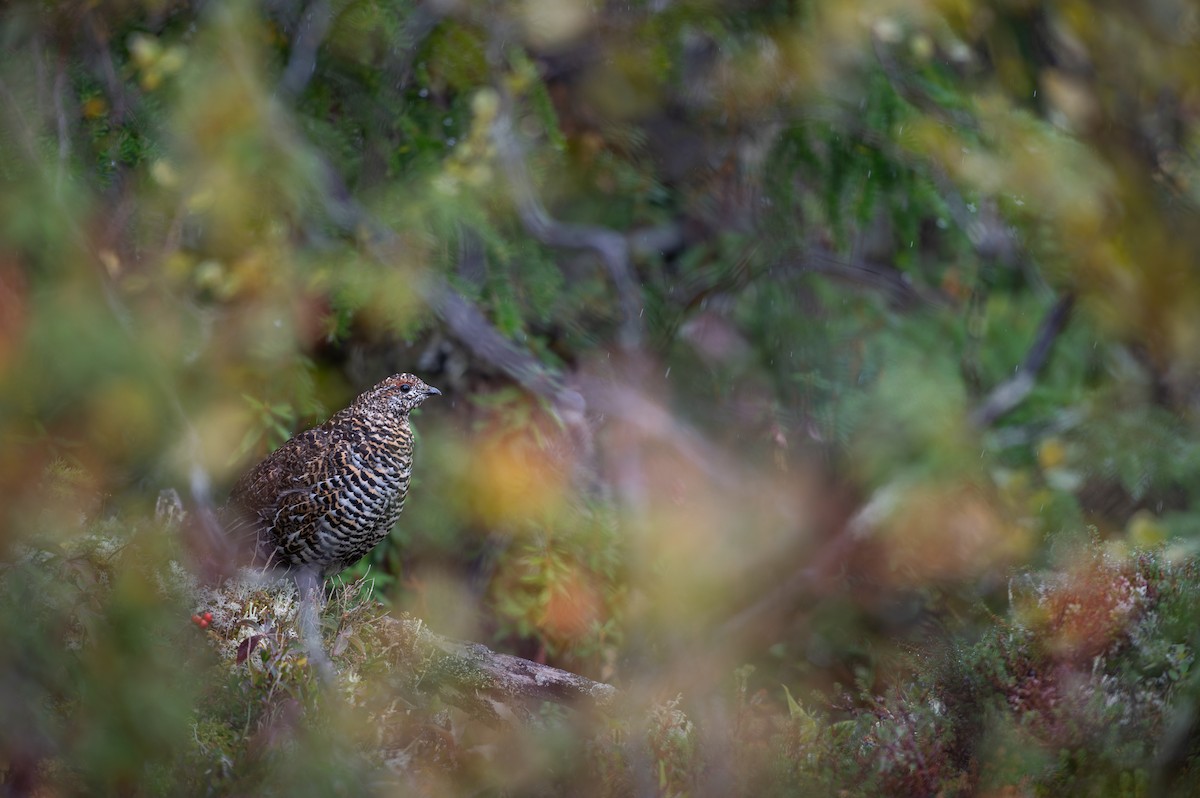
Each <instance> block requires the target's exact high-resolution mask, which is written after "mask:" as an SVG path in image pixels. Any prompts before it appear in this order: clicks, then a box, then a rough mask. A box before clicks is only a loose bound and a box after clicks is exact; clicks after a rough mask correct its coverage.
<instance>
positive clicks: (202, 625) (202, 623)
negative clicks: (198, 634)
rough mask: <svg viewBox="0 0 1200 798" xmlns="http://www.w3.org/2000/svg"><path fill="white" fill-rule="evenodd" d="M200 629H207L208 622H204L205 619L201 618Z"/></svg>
mask: <svg viewBox="0 0 1200 798" xmlns="http://www.w3.org/2000/svg"><path fill="white" fill-rule="evenodd" d="M200 628H201V629H207V628H208V621H206V620H205V619H203V618H201V619H200Z"/></svg>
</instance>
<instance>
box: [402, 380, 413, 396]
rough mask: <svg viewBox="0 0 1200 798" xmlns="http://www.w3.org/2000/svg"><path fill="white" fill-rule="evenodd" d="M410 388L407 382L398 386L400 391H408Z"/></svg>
mask: <svg viewBox="0 0 1200 798" xmlns="http://www.w3.org/2000/svg"><path fill="white" fill-rule="evenodd" d="M411 390H412V386H411V385H409V384H408V383H407V382H406V383H404V384H403V385H401V386H400V393H408V392H409V391H411Z"/></svg>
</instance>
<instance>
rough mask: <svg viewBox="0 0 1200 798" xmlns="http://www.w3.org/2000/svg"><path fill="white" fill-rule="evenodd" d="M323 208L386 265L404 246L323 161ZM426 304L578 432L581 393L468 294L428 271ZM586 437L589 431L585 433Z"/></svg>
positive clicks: (457, 334)
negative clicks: (500, 326)
mask: <svg viewBox="0 0 1200 798" xmlns="http://www.w3.org/2000/svg"><path fill="white" fill-rule="evenodd" d="M325 175H326V193H325V204H326V212H327V213H328V214H329V216H330V218H331V219H332V220H333V221H334V222H335V223H336V224H337V225H338V226H339V227H340V228H342V230H343V231H344V232H346V233H349V234H352V235H357V234H360V233H361V232H363V231H364V230H365V231H366V233H367V236H368V240H367V241H366V246H367V248H368V250H369V251H370V252H371V255H372V256H373V257H374V258H375V259H376V260H378V261H379V262H381V263H385V264H386V263H390V262H391V258H390V257H389V254H388V252H389V250H391V249H394V248H396V247H400V246H402V244H401V243H400V240H399V237H398V236H397V235H396V234H395V233H394V232H393V231H392V230H391V229H389V228H388V227H387V226H386V225H384V224H382V223H381V222H379V221H378V220H377V219H375V218H374V217H373V216H372V215H371V214H370V213H369V212H368V211H367V210H366V209H365V208H363V207H362V205H360V204H359V203H358V201H357V200H355V199H354V197H353V196H351V195H350V192H349V191H348V190H347V189H346V187H345V184H344V183H343V182H342V179H341V177H340V175H338V174H337V172H336V171H334V170H333V168H332V167H330V166H328V165H326V168H325ZM418 290H419V291H420V293H421V295H422V297H423V298H424V299H425V301H426V302H427V303H428V305H429V308H430V309H431V310H432V311H433V312H434V314H435V315H437V316H438V318H440V319H441V320H442V321H443V323H445V325H446V328H447V329H448V330H449V331H450V333H451V335H453V336H454V337H455V338H456V339H458V341H459V342H460V343H461V344H462V345H463V346H464V347H466V348H467V350H468V351H470V352H471V354H472V355H474V356H475V357H477V358H479V359H480V360H482V361H483V362H485V363H487V364H489V365H491V366H492V367H493V368H495V369H496V370H497V371H499V372H501V373H502V374H505V375H507V376H508V377H509V378H511V379H512V380H514V381H515V382H517V383H518V384H519V385H521V386H522V387H523V388H525V390H527V391H529V392H530V393H532V394H533V395H535V396H538V397H539V398H541V399H543V400H544V401H546V402H547V403H548V404H549V405H550V406H551V408H553V409H554V411H555V412H556V413H557V414H558V415H559V417H560V419H562V420H563V422H564V423H566V424H568V426H570V427H572V428H573V429H579V430H581V431H582V426H583V425H584V417H583V414H584V410H585V403H584V400H583V396H582V395H580V394H579V392H577V391H574V390H572V389H570V388H568V387H567V386H566V385H565V383H564V381H563V380H562V378H561V377H560V376H559V375H558V374H556V373H554V372H553V371H552V370H551V369H549V368H548V367H547V366H546V365H545V364H543V363H542V362H541V361H539V360H538V359H537V358H536V357H534V356H533V354H532V353H531V352H529V351H528V350H527V349H523V348H521V347H519V346H517V345H516V344H514V343H513V342H512V341H510V340H509V339H507V338H505V337H504V336H503V335H502V334H501V333H500V331H499V330H497V329H496V328H495V327H494V326H493V325H492V324H491V323H490V322H489V321H488V320H487V318H486V317H485V316H484V315H483V313H482V312H481V311H480V310H479V309H478V308H477V307H475V305H474V304H473V303H472V302H470V300H468V299H467V298H466V297H464V296H463V295H462V294H460V293H459V292H457V291H455V290H454V288H453V287H452V286H451V285H450V284H449V283H448V282H447V281H446V280H445V279H443V278H442V277H441V276H440V275H431V276H429V277H428V278H426V279H425V280H423V281H422V282H421V284H420V285H419V287H418ZM587 440H588V441H590V434H589V435H588V436H587Z"/></svg>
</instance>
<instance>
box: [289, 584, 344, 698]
mask: <svg viewBox="0 0 1200 798" xmlns="http://www.w3.org/2000/svg"><path fill="white" fill-rule="evenodd" d="M292 579H293V580H294V581H295V582H296V591H297V592H298V593H299V595H300V607H299V610H298V614H297V624H296V625H297V627H298V628H299V631H300V642H301V643H302V644H303V645H304V650H305V654H306V655H307V656H308V661H309V662H310V663H311V664H312V666H313V667H314V668H316V671H317V676H318V677H320V679H321V681H322V682H323V683H324V684H327V685H328V684H333V683H334V681H335V671H334V668H333V662H332V661H331V660H330V659H329V655H328V654H326V653H325V643H324V641H323V640H322V637H321V608H322V607H324V606H325V592H324V591H323V590H322V589H321V570H320V569H319V568H317V567H315V566H311V565H308V566H300V567H299V568H296V569H295V570H294V571H293V573H292Z"/></svg>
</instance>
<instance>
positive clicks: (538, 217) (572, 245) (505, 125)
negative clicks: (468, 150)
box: [492, 93, 642, 349]
mask: <svg viewBox="0 0 1200 798" xmlns="http://www.w3.org/2000/svg"><path fill="white" fill-rule="evenodd" d="M501 96H502V100H501V103H500V112H499V113H498V114H497V115H496V121H495V122H494V123H493V124H492V139H493V141H495V143H496V154H497V156H498V157H499V159H500V163H501V165H502V167H503V168H504V173H505V175H506V176H507V177H508V182H509V187H510V189H511V191H512V195H513V200H514V201H515V202H516V204H517V213H518V214H520V217H521V222H522V223H523V224H524V225H525V229H526V230H527V231H529V234H530V235H532V236H533V237H534V238H536V239H537V240H538V241H540V242H542V243H543V244H545V245H546V246H550V247H563V248H566V249H590V250H592V251H593V252H595V253H596V254H597V255H598V256H599V257H600V260H601V261H602V262H603V263H604V267H605V269H606V270H607V271H608V276H609V279H611V280H612V282H613V287H614V288H615V289H616V292H617V302H618V304H619V306H620V308H621V332H620V343H621V346H622V347H624V348H625V349H636V348H637V347H638V346H639V344H640V343H641V338H642V329H641V323H640V321H639V318H640V311H641V303H640V301H639V298H638V296H639V290H638V284H637V280H636V279H635V278H634V275H633V266H632V264H631V263H630V259H629V242H628V240H627V239H626V238H625V236H624V235H622V234H621V233H618V232H617V231H615V230H610V229H608V228H607V227H600V226H599V225H584V224H571V223H568V222H560V221H558V220H557V219H554V218H553V217H552V216H550V214H549V213H548V212H547V211H546V208H545V207H544V206H543V205H542V203H541V200H539V199H538V197H537V193H536V192H535V191H534V188H533V180H532V179H531V178H530V176H529V167H528V166H527V164H526V163H525V156H524V153H523V152H522V151H521V146H520V144H519V143H518V141H517V134H516V130H515V129H514V128H513V124H512V108H511V106H512V98H511V97H509V96H507V95H506V94H504V93H502V94H501Z"/></svg>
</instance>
